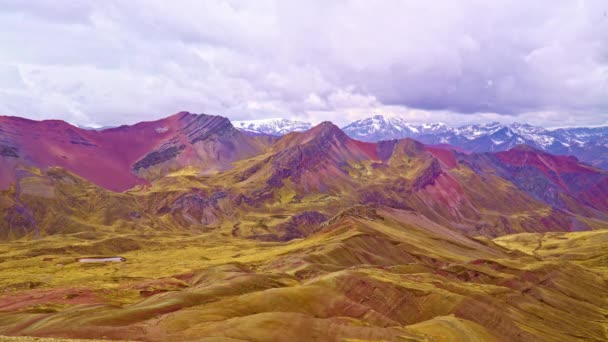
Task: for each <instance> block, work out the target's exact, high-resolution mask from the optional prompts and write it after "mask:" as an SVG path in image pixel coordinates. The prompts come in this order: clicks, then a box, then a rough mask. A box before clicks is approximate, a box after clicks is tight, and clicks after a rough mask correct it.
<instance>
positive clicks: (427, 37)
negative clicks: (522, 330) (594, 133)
mask: <svg viewBox="0 0 608 342" xmlns="http://www.w3.org/2000/svg"><path fill="white" fill-rule="evenodd" d="M0 8H2V10H1V11H0V21H1V22H2V23H3V30H2V31H0V76H2V81H1V82H0V110H1V111H3V112H2V114H9V115H21V116H26V117H32V118H38V119H40V118H60V119H65V120H69V121H71V122H73V123H77V124H81V125H89V124H98V125H112V124H117V123H125V122H129V123H130V122H136V121H140V120H149V119H152V118H158V117H162V116H166V115H168V114H171V113H174V112H177V111H179V110H189V111H193V112H206V113H213V114H219V115H226V116H229V117H230V118H232V119H251V118H263V117H277V116H282V117H295V118H299V119H306V120H311V121H315V122H318V121H323V120H326V119H328V118H330V119H331V120H332V121H335V122H338V123H344V122H345V121H347V120H351V119H357V118H360V117H363V116H368V115H370V114H372V113H378V112H383V113H388V114H390V115H402V116H405V117H410V118H411V119H412V120H414V121H416V120H418V121H420V120H425V121H444V122H447V123H451V124H459V123H463V122H465V121H467V122H469V121H487V120H493V119H499V120H501V121H513V120H519V121H531V122H534V123H537V124H543V125H551V126H559V125H561V124H560V122H563V123H568V122H572V123H573V124H576V123H578V122H580V121H581V120H582V121H584V122H585V123H587V124H603V123H607V121H608V39H607V38H606V35H605V32H608V15H607V12H608V5H606V4H605V2H604V1H584V0H580V1H569V0H568V1H565V0H564V1H561V0H557V1H548V0H545V1H537V2H534V3H524V2H512V1H503V0H497V1H493V2H486V1H477V0H459V1H450V2H439V3H432V4H429V3H428V2H426V1H390V0H387V1H382V2H374V3H370V2H367V1H358V0H344V1H334V2H326V1H306V2H296V1H255V2H242V1H227V0H224V1H221V0H217V1H185V0H184V1H179V2H166V1H160V0H148V1H129V2H124V1H117V0H115V1H112V0H108V1H103V2H97V1H80V2H77V3H66V4H61V6H57V4H56V3H55V2H51V1H43V0H41V1H35V2H22V1H7V0H0ZM4 76H6V77H4ZM412 113H417V114H416V115H414V114H412ZM328 116H329V117H328Z"/></svg>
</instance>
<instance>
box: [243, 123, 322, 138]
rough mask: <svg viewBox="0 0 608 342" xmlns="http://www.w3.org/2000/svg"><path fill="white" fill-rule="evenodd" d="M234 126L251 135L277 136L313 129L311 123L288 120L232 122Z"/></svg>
mask: <svg viewBox="0 0 608 342" xmlns="http://www.w3.org/2000/svg"><path fill="white" fill-rule="evenodd" d="M232 125H233V126H234V127H236V128H237V129H240V130H243V131H246V132H250V133H262V134H269V135H277V136H278V135H284V134H287V133H290V132H302V131H306V130H309V129H310V128H312V124H311V123H308V122H303V121H295V120H288V119H260V120H245V121H232Z"/></svg>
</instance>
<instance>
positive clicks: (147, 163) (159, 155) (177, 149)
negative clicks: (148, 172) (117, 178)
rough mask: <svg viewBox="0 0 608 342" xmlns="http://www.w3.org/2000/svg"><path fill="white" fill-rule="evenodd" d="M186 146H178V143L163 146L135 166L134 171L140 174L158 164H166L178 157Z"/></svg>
mask: <svg viewBox="0 0 608 342" xmlns="http://www.w3.org/2000/svg"><path fill="white" fill-rule="evenodd" d="M185 148H186V145H184V144H181V145H177V144H176V141H173V142H170V143H167V144H165V145H163V146H161V147H160V148H159V149H158V150H157V151H154V152H151V153H148V154H147V155H146V156H145V157H143V158H142V159H141V160H139V161H138V162H136V163H135V164H134V165H133V171H134V172H136V173H137V172H138V171H139V170H140V169H147V168H149V167H152V166H154V165H157V164H161V163H164V162H166V161H169V160H171V159H173V158H175V157H177V156H178V155H179V154H180V153H181V152H182V151H183V150H184V149H185Z"/></svg>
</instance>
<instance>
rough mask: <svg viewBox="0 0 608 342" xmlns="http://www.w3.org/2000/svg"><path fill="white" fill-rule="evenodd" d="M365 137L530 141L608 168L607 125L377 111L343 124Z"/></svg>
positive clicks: (465, 145)
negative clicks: (464, 121) (457, 123)
mask: <svg viewBox="0 0 608 342" xmlns="http://www.w3.org/2000/svg"><path fill="white" fill-rule="evenodd" d="M343 130H344V132H345V133H346V134H348V135H349V136H351V137H352V138H355V139H358V140H363V141H380V140H390V139H402V138H413V139H416V140H419V141H421V142H423V143H425V144H449V145H453V146H456V147H459V148H461V149H464V150H467V151H470V152H491V151H505V150H509V149H511V148H513V147H515V146H517V145H522V144H523V145H528V146H531V147H534V148H537V149H540V150H543V151H547V152H549V153H553V154H562V155H574V156H575V157H577V158H578V159H580V160H582V161H584V162H587V163H590V164H592V165H595V166H598V167H602V168H605V169H608V127H597V128H563V129H556V130H549V129H546V128H543V127H538V126H531V125H528V124H522V123H512V124H502V123H498V122H492V123H484V124H474V125H466V126H461V127H456V128H451V127H447V126H446V125H444V124H440V123H435V124H422V125H420V124H411V123H407V122H405V121H404V120H403V119H399V118H385V117H383V116H381V115H376V116H373V117H371V118H367V119H363V120H358V121H355V122H353V123H351V124H349V125H347V126H345V127H344V128H343Z"/></svg>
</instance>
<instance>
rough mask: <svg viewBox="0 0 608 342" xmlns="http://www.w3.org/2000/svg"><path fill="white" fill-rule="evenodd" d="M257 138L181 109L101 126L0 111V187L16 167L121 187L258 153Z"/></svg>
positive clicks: (6, 183) (224, 165)
mask: <svg viewBox="0 0 608 342" xmlns="http://www.w3.org/2000/svg"><path fill="white" fill-rule="evenodd" d="M261 149H262V144H261V143H260V142H258V141H257V140H256V139H255V138H253V137H249V136H246V135H244V134H242V133H240V132H239V131H238V130H236V129H235V128H234V127H232V125H231V124H230V122H229V121H228V119H226V118H223V117H220V116H211V115H204V114H201V115H195V114H190V113H187V112H181V113H178V114H175V115H173V116H170V117H168V118H165V119H161V120H157V121H151V122H141V123H138V124H135V125H132V126H121V127H117V128H111V129H106V130H102V131H94V130H84V129H80V128H77V127H74V126H71V125H70V124H68V123H66V122H63V121H58V120H47V121H33V120H27V119H22V118H16V117H0V159H1V161H2V168H0V189H6V188H7V187H8V186H9V184H11V183H12V182H14V181H15V174H16V172H15V171H16V168H18V167H20V166H34V167H38V168H41V169H46V168H48V167H51V166H59V167H63V168H65V169H67V170H69V171H72V172H74V173H75V174H77V175H79V176H81V177H83V178H85V179H88V180H90V181H91V182H93V183H95V184H97V185H100V186H102V187H105V188H107V189H110V190H114V191H123V190H126V189H128V188H131V187H133V186H134V185H137V184H145V183H147V181H146V180H145V179H146V178H148V179H153V178H157V177H158V176H160V175H162V174H164V173H165V172H167V171H170V170H172V169H178V168H180V167H183V166H186V165H199V166H203V165H204V167H203V168H204V169H212V170H213V169H219V170H221V169H225V168H227V167H228V166H229V164H230V162H232V161H234V160H238V159H242V158H245V157H249V156H252V155H255V154H257V153H259V152H260V151H261Z"/></svg>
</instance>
